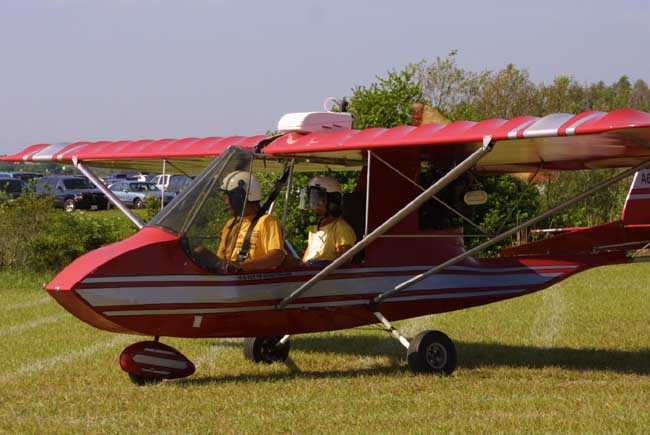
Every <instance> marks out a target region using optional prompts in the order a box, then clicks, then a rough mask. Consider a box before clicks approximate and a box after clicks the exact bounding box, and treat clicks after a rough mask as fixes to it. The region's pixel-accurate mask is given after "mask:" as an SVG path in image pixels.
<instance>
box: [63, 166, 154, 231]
mask: <svg viewBox="0 0 650 435" xmlns="http://www.w3.org/2000/svg"><path fill="white" fill-rule="evenodd" d="M72 164H73V165H74V167H75V168H77V169H79V171H80V172H81V173H82V174H84V175H85V176H86V177H88V179H89V180H90V181H91V182H92V183H93V184H94V185H95V187H97V188H98V189H99V190H101V191H102V193H103V194H104V195H106V196H107V197H108V200H109V201H110V202H112V203H113V205H114V206H115V207H117V208H118V209H119V210H120V211H121V212H122V213H124V214H125V215H126V217H128V218H129V219H130V220H131V222H133V223H134V224H135V226H136V227H138V229H139V230H141V229H142V228H143V227H144V223H142V221H141V220H140V218H139V217H137V216H136V215H135V214H134V213H133V212H132V211H131V210H129V208H128V207H127V206H126V205H124V203H123V202H122V201H120V200H119V199H118V198H117V196H115V194H114V193H113V191H112V190H111V189H109V188H108V187H106V185H105V184H104V183H102V181H101V180H100V179H99V178H97V176H96V175H95V174H94V173H93V172H92V171H91V170H90V169H88V168H86V167H85V166H84V165H83V164H81V162H80V161H79V159H77V157H72Z"/></svg>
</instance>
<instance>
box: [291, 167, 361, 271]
mask: <svg viewBox="0 0 650 435" xmlns="http://www.w3.org/2000/svg"><path fill="white" fill-rule="evenodd" d="M341 202H342V195H341V186H340V184H339V183H338V181H336V180H335V179H334V178H332V177H328V176H319V177H314V178H312V179H311V180H310V181H309V183H308V185H307V187H305V188H304V189H303V190H302V193H301V200H300V203H301V208H302V209H306V210H311V211H313V212H315V213H316V214H317V215H318V217H319V221H318V224H317V225H313V226H311V227H309V229H308V236H307V249H306V250H305V254H304V255H303V257H302V261H303V263H305V264H306V265H309V266H326V265H327V264H329V263H331V262H332V261H334V260H335V259H336V258H338V257H340V256H341V255H343V253H344V252H345V251H347V250H348V249H350V248H351V247H352V245H354V244H355V243H356V241H357V237H356V235H355V233H354V230H353V229H352V227H351V226H350V224H348V223H347V222H346V221H345V220H344V219H343V218H342V217H341Z"/></svg>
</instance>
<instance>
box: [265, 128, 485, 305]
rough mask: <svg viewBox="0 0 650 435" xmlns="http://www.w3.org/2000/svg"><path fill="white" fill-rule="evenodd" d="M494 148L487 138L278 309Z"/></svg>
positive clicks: (299, 289) (345, 260)
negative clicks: (476, 148)
mask: <svg viewBox="0 0 650 435" xmlns="http://www.w3.org/2000/svg"><path fill="white" fill-rule="evenodd" d="M493 146H494V142H493V141H492V137H491V136H485V137H484V138H483V146H481V147H480V148H479V149H478V150H476V151H474V152H473V153H472V154H470V155H469V156H468V157H467V158H466V159H465V160H463V161H462V162H460V163H459V164H458V165H457V166H455V167H454V168H453V169H452V170H451V171H449V172H448V173H447V174H445V176H444V177H442V178H440V179H439V180H438V181H436V182H435V183H434V184H432V185H431V186H430V187H429V188H427V189H426V190H425V191H424V192H422V193H421V194H419V195H418V196H417V197H415V199H413V200H412V201H411V202H410V203H408V204H407V205H406V206H404V207H403V208H402V209H401V210H399V211H398V212H397V213H395V214H394V215H393V216H392V217H391V218H390V219H388V220H387V221H386V222H384V223H383V224H381V225H380V226H378V227H377V228H375V229H374V230H373V231H372V232H371V233H370V234H368V235H367V236H366V237H364V238H363V239H361V240H360V241H359V242H357V243H356V244H355V245H354V246H353V247H352V248H350V249H349V250H347V251H346V252H345V253H344V254H343V255H341V256H340V257H339V258H337V259H336V260H334V261H333V262H332V263H330V264H329V265H327V266H326V267H325V268H324V269H323V270H321V271H320V272H318V273H317V274H316V275H314V276H313V277H312V278H311V279H310V280H309V281H307V282H305V283H304V284H303V285H301V286H300V287H298V288H297V289H296V290H295V291H293V293H291V294H290V295H289V296H287V297H286V298H284V299H283V300H282V301H281V302H280V303H279V304H277V305H276V309H283V308H286V306H287V305H289V304H290V303H291V302H293V301H294V300H295V299H296V298H298V297H300V296H301V295H302V294H303V293H305V292H306V291H307V290H309V289H310V288H311V287H313V286H314V285H315V284H316V283H318V282H319V281H321V280H323V279H324V278H325V277H326V276H327V275H329V274H330V273H332V272H333V271H335V270H336V269H338V268H339V267H341V266H342V265H344V264H346V263H347V262H349V261H350V260H352V259H353V258H354V256H355V255H357V254H358V253H359V252H361V250H363V249H365V247H366V246H368V245H369V244H371V243H372V242H374V241H375V240H376V239H377V238H379V236H381V235H382V234H384V233H385V232H387V231H388V230H390V229H391V228H392V227H393V226H395V225H396V224H398V223H399V222H400V221H402V220H403V219H404V218H405V217H407V216H408V215H410V214H411V213H413V212H414V211H415V210H417V208H418V207H420V206H421V205H422V204H424V203H425V202H426V201H428V200H429V199H430V198H431V196H432V195H435V194H436V193H438V192H439V191H440V190H442V189H444V188H445V187H446V186H447V185H449V183H451V182H452V181H454V180H455V179H456V178H458V177H460V176H461V175H462V174H464V173H465V172H467V171H468V170H469V169H470V168H471V167H473V166H474V165H476V163H477V162H478V161H479V160H481V158H483V156H485V155H486V154H487V153H489V152H490V151H492V147H493ZM368 187H369V186H368Z"/></svg>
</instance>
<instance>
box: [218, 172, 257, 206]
mask: <svg viewBox="0 0 650 435" xmlns="http://www.w3.org/2000/svg"><path fill="white" fill-rule="evenodd" d="M249 183H250V186H249ZM238 187H241V188H243V189H244V190H246V191H247V192H248V195H247V199H248V201H260V200H261V199H262V187H261V186H260V182H259V180H258V179H257V177H256V176H255V175H253V174H251V173H250V172H248V171H235V172H231V173H230V174H228V175H226V176H225V177H224V179H223V181H222V182H221V189H222V190H225V191H226V192H231V191H233V190H235V189H237V188H238Z"/></svg>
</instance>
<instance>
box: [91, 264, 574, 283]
mask: <svg viewBox="0 0 650 435" xmlns="http://www.w3.org/2000/svg"><path fill="white" fill-rule="evenodd" d="M430 267H433V266H430ZM577 267H578V265H575V264H571V265H553V266H531V267H525V266H517V267H501V268H485V267H469V266H449V267H447V268H446V269H445V270H450V271H463V272H476V273H484V274H494V273H507V272H533V271H537V270H559V269H575V268H577ZM426 270H428V268H427V266H404V267H367V268H360V269H339V270H337V271H336V272H334V273H333V274H335V275H351V274H360V273H394V272H424V271H426ZM318 272H320V270H305V271H299V272H269V273H261V274H247V275H139V276H105V277H98V278H86V279H84V280H83V281H81V283H82V284H108V283H115V282H119V283H131V282H174V281H178V282H229V281H231V282H232V281H252V280H253V279H277V278H289V277H292V278H293V277H300V276H313V275H316V274H317V273H318Z"/></svg>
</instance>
